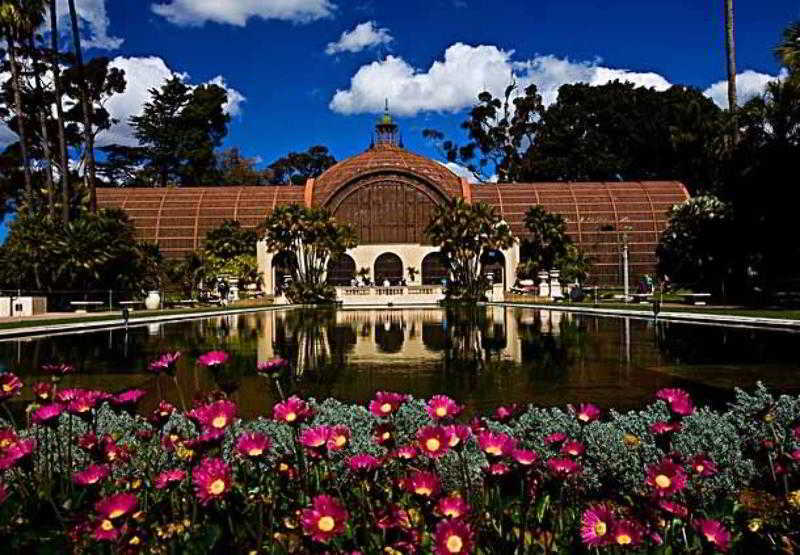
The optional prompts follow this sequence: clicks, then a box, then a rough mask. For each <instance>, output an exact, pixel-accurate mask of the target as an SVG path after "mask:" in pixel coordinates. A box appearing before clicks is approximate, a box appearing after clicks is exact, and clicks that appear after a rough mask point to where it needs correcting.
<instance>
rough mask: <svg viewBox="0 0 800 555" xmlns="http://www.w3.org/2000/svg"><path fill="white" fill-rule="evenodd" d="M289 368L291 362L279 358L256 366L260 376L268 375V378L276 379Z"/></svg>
mask: <svg viewBox="0 0 800 555" xmlns="http://www.w3.org/2000/svg"><path fill="white" fill-rule="evenodd" d="M288 366H289V361H287V360H285V359H282V358H280V357H278V358H273V359H270V360H267V361H265V362H259V363H258V365H257V366H256V371H257V372H258V373H259V374H267V375H268V376H270V377H272V378H275V377H277V376H279V375H280V374H281V372H283V371H284V369H286V368H287V367H288Z"/></svg>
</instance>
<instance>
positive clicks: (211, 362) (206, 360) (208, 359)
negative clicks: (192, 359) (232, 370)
mask: <svg viewBox="0 0 800 555" xmlns="http://www.w3.org/2000/svg"><path fill="white" fill-rule="evenodd" d="M229 358H230V355H229V354H228V353H226V352H225V351H211V352H208V353H206V354H204V355H201V356H199V357H197V364H199V365H201V366H207V367H209V368H212V367H214V366H221V365H223V364H225V363H226V362H228V359H229Z"/></svg>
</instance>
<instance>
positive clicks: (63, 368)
mask: <svg viewBox="0 0 800 555" xmlns="http://www.w3.org/2000/svg"><path fill="white" fill-rule="evenodd" d="M42 370H44V371H45V372H47V373H48V374H53V375H54V376H66V375H67V374H72V373H73V372H74V371H75V367H74V366H73V365H71V364H43V365H42Z"/></svg>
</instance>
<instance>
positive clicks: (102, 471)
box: [72, 464, 110, 486]
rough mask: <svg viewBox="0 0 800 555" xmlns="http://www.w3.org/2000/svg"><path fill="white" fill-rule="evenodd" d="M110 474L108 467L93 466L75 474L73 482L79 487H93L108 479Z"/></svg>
mask: <svg viewBox="0 0 800 555" xmlns="http://www.w3.org/2000/svg"><path fill="white" fill-rule="evenodd" d="M109 474H110V471H109V470H108V467H107V466H105V465H102V464H93V465H91V466H89V467H87V468H85V469H83V470H79V471H78V472H76V473H75V474H73V475H72V481H73V482H75V483H76V484H77V485H79V486H93V485H95V484H99V483H100V482H102V481H103V480H105V479H106V478H108V475H109Z"/></svg>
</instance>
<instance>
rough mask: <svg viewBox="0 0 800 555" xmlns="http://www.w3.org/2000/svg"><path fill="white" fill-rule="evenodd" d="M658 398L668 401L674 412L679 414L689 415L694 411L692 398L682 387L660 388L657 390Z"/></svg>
mask: <svg viewBox="0 0 800 555" xmlns="http://www.w3.org/2000/svg"><path fill="white" fill-rule="evenodd" d="M656 398H657V399H661V400H662V401H666V402H667V403H668V404H669V408H670V409H671V410H672V412H674V413H675V414H677V415H679V416H687V415H689V414H692V411H694V406H693V405H692V398H691V397H690V396H689V394H688V393H686V392H685V391H684V390H682V389H660V390H658V392H656Z"/></svg>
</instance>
